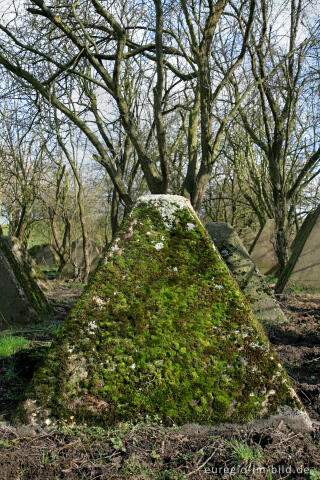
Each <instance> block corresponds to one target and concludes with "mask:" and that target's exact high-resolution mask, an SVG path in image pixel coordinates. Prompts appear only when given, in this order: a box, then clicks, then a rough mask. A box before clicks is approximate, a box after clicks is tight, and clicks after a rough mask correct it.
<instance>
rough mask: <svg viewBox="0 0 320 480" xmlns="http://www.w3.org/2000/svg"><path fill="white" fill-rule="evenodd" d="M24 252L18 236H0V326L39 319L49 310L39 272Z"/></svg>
mask: <svg viewBox="0 0 320 480" xmlns="http://www.w3.org/2000/svg"><path fill="white" fill-rule="evenodd" d="M26 255H27V253H26V252H25V251H24V250H23V248H22V247H21V244H20V242H19V241H18V239H16V238H14V237H0V329H4V328H10V327H12V326H16V325H21V324H23V325H25V324H27V323H33V322H36V321H39V320H40V317H41V316H42V315H44V314H45V313H47V312H49V311H50V306H49V304H48V301H47V299H46V297H45V295H44V294H43V292H42V290H41V288H40V287H39V285H38V282H41V281H42V278H41V275H40V274H39V273H38V272H37V271H36V270H35V269H34V268H33V266H32V265H31V264H29V262H28V258H27V257H26Z"/></svg>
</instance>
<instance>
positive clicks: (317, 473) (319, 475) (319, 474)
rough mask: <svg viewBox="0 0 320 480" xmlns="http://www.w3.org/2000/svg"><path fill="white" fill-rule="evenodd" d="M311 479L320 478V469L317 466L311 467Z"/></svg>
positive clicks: (316, 479)
mask: <svg viewBox="0 0 320 480" xmlns="http://www.w3.org/2000/svg"><path fill="white" fill-rule="evenodd" d="M309 478H310V480H320V471H319V470H317V469H316V468H311V469H310V472H309Z"/></svg>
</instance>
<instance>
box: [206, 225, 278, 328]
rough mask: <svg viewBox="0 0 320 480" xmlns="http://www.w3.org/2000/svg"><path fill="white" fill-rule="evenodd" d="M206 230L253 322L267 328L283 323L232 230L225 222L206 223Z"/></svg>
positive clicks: (260, 277)
mask: <svg viewBox="0 0 320 480" xmlns="http://www.w3.org/2000/svg"><path fill="white" fill-rule="evenodd" d="M206 230H207V231H208V233H209V235H210V237H211V238H212V240H213V243H214V244H215V246H216V247H217V248H218V250H219V252H220V254H221V256H222V258H223V259H224V261H225V262H226V264H227V266H228V268H229V270H230V272H231V274H232V276H233V278H234V279H235V280H236V282H237V283H238V285H239V287H240V289H241V291H242V292H243V293H244V295H245V296H246V298H247V300H248V302H249V303H250V306H251V308H252V311H253V313H254V314H255V316H256V318H257V319H258V320H259V321H260V322H261V323H262V324H263V325H264V326H266V327H270V326H272V325H276V324H278V323H281V322H285V321H286V317H285V315H284V313H283V311H282V310H281V308H280V306H279V304H278V303H277V301H276V299H275V298H274V296H273V294H272V292H271V290H270V288H269V286H268V285H267V283H266V282H265V280H264V278H263V276H262V275H261V274H260V272H259V270H258V269H257V267H256V265H255V263H254V261H253V260H252V258H251V257H250V255H249V253H248V252H247V250H246V248H245V246H244V245H243V243H242V241H241V240H240V238H239V236H238V234H237V232H236V231H235V229H234V228H233V227H232V226H231V225H230V224H229V223H227V222H210V223H207V225H206Z"/></svg>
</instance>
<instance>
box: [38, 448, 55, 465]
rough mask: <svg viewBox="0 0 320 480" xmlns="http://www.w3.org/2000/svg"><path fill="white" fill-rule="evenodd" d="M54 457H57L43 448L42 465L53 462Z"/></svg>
mask: <svg viewBox="0 0 320 480" xmlns="http://www.w3.org/2000/svg"><path fill="white" fill-rule="evenodd" d="M56 459H57V455H51V454H50V453H49V452H46V451H45V450H43V452H42V457H41V464H42V465H48V464H52V463H54V462H55V460H56Z"/></svg>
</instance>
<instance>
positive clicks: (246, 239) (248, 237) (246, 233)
mask: <svg viewBox="0 0 320 480" xmlns="http://www.w3.org/2000/svg"><path fill="white" fill-rule="evenodd" d="M210 223H211V222H210ZM214 223H216V222H214ZM237 233H238V235H239V237H240V239H241V241H242V243H243V245H244V246H245V248H246V249H247V250H248V252H249V250H250V247H251V246H252V245H253V242H254V241H255V238H256V236H257V235H258V231H255V230H253V229H252V228H250V227H243V228H241V229H240V230H239V231H237Z"/></svg>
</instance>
